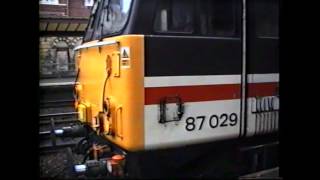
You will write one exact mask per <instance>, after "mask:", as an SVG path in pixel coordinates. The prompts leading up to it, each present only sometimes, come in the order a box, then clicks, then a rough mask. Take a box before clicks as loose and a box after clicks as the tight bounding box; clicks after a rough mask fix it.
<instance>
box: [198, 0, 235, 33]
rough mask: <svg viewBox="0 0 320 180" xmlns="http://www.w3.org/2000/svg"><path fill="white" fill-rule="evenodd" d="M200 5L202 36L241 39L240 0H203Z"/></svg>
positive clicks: (199, 17)
mask: <svg viewBox="0 0 320 180" xmlns="http://www.w3.org/2000/svg"><path fill="white" fill-rule="evenodd" d="M198 3H199V4H197V7H198V12H199V15H198V20H199V27H200V30H199V31H200V34H201V35H204V36H214V37H239V35H240V33H239V32H240V29H241V27H240V20H241V19H240V18H241V13H240V9H239V6H240V4H239V1H238V0H202V1H198Z"/></svg>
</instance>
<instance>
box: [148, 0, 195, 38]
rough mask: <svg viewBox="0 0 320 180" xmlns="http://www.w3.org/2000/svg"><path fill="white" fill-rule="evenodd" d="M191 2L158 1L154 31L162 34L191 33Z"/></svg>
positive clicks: (192, 20) (192, 26)
mask: <svg viewBox="0 0 320 180" xmlns="http://www.w3.org/2000/svg"><path fill="white" fill-rule="evenodd" d="M193 3H194V1H193V0H164V1H158V4H157V8H156V14H155V19H154V31H155V32H162V33H192V32H193V30H194V9H193Z"/></svg>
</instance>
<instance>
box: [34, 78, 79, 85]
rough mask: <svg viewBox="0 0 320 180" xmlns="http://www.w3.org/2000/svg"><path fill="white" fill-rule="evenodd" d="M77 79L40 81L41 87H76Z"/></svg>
mask: <svg viewBox="0 0 320 180" xmlns="http://www.w3.org/2000/svg"><path fill="white" fill-rule="evenodd" d="M74 81H75V77H72V78H52V79H40V81H39V86H40V87H51V86H72V85H74Z"/></svg>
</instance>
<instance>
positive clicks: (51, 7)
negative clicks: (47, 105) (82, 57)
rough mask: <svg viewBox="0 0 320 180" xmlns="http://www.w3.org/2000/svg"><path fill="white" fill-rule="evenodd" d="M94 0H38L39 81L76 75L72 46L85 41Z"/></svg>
mask: <svg viewBox="0 0 320 180" xmlns="http://www.w3.org/2000/svg"><path fill="white" fill-rule="evenodd" d="M93 2H94V0H39V17H40V19H39V31H40V32H39V33H40V38H39V70H40V80H42V79H54V78H59V79H61V78H73V77H74V76H75V74H76V70H75V62H74V57H73V56H74V54H73V48H74V47H75V46H77V45H79V44H81V42H82V36H83V34H84V32H85V29H86V26H87V23H88V19H89V15H90V9H91V7H92V5H93Z"/></svg>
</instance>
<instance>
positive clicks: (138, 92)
mask: <svg viewBox="0 0 320 180" xmlns="http://www.w3.org/2000/svg"><path fill="white" fill-rule="evenodd" d="M75 50H76V51H77V55H76V61H77V62H76V64H77V68H78V71H79V74H78V78H77V83H76V88H75V89H76V94H77V100H76V103H75V108H76V109H77V111H78V113H79V119H80V121H82V122H83V123H86V124H88V125H89V126H91V127H92V128H93V129H94V130H95V131H96V132H97V134H99V135H102V136H104V137H105V138H107V139H108V140H110V141H111V142H113V143H115V144H117V145H119V146H120V147H122V148H124V149H126V150H137V149H143V145H144V138H143V137H144V134H143V128H144V127H143V125H144V123H143V116H144V84H143V83H144V81H143V78H144V39H143V36H142V35H123V36H117V37H111V38H105V39H103V40H102V41H100V42H98V41H91V42H88V43H84V44H83V45H81V46H79V47H77V48H76V49H75Z"/></svg>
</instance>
